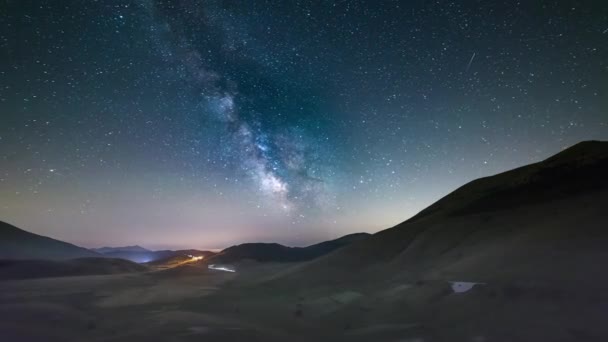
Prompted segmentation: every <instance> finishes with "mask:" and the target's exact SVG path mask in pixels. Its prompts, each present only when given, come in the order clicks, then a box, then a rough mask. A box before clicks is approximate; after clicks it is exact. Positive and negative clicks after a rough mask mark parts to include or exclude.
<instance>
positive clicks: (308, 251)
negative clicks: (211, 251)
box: [207, 233, 370, 263]
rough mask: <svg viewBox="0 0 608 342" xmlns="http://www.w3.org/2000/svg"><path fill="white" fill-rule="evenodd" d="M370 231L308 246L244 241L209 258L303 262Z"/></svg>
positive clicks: (219, 259)
mask: <svg viewBox="0 0 608 342" xmlns="http://www.w3.org/2000/svg"><path fill="white" fill-rule="evenodd" d="M369 236H370V234H368V233H355V234H350V235H346V236H343V237H341V238H338V239H335V240H330V241H325V242H321V243H318V244H314V245H311V246H308V247H287V246H283V245H280V244H278V243H244V244H241V245H237V246H232V247H228V248H226V249H224V250H223V251H221V252H220V253H218V254H216V255H215V256H212V257H211V258H209V259H208V260H207V262H209V263H234V262H237V261H241V260H254V261H259V262H301V261H308V260H312V259H315V258H318V257H320V256H323V255H326V254H328V253H331V252H333V251H334V250H336V249H338V248H341V247H344V246H346V245H349V244H352V243H355V242H359V241H361V240H364V239H366V238H367V237H369Z"/></svg>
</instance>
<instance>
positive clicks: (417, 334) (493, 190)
mask: <svg viewBox="0 0 608 342" xmlns="http://www.w3.org/2000/svg"><path fill="white" fill-rule="evenodd" d="M607 209H608V142H597V141H589V142H583V143H580V144H577V145H575V146H573V147H571V148H568V149H566V150H564V151H562V152H561V153H558V154H556V155H555V156H553V157H551V158H548V159H546V160H544V161H542V162H539V163H536V164H531V165H528V166H524V167H520V168H517V169H514V170H511V171H507V172H504V173H501V174H498V175H495V176H491V177H486V178H482V179H478V180H475V181H472V182H470V183H468V184H466V185H464V186H462V187H460V188H459V189H457V190H455V191H454V192H452V193H450V194H448V195H447V196H445V197H444V198H442V199H440V200H439V201H437V202H436V203H434V204H432V205H431V206H429V207H428V208H427V209H425V210H423V211H422V212H420V213H419V214H418V215H416V216H414V217H413V218H411V219H409V220H407V221H405V222H403V223H401V224H399V225H397V226H395V227H393V228H390V229H386V230H384V231H381V232H379V233H376V234H374V235H373V236H371V237H369V238H367V239H365V240H363V241H361V242H359V243H356V244H352V245H348V246H345V247H343V248H341V249H339V250H336V251H335V252H334V253H331V254H328V255H326V256H323V257H320V258H317V259H314V260H312V261H310V262H307V263H304V264H300V265H297V266H295V267H292V268H290V269H289V270H287V271H285V272H281V273H280V274H277V275H276V276H275V277H273V278H272V279H270V280H268V281H266V282H265V283H264V284H262V285H261V286H259V289H258V290H253V289H252V290H251V291H254V292H249V293H248V296H249V297H251V298H252V299H248V298H240V299H239V300H242V301H243V303H247V301H249V302H251V303H252V304H251V307H255V306H256V305H261V304H256V303H264V302H270V301H272V296H273V294H276V293H281V294H282V295H283V296H291V297H293V298H294V301H296V302H294V303H293V304H292V305H293V306H294V307H297V308H299V309H297V311H298V316H305V317H307V319H308V320H309V324H311V325H313V326H315V327H318V328H319V329H328V331H331V330H332V329H346V330H345V331H347V332H348V333H349V334H351V335H349V336H350V337H351V340H360V341H366V340H371V339H376V340H377V339H384V340H398V339H403V338H406V340H407V338H411V339H417V338H420V339H421V340H424V341H427V340H430V341H476V340H480V341H481V340H483V341H533V340H543V341H558V340H559V341H582V340H585V341H600V340H603V338H602V336H604V337H605V336H608V328H607V327H606V325H605V324H604V323H603V322H602V319H601V317H603V315H602V314H601V312H603V310H605V307H606V306H605V305H606V303H608V297H607V296H606V294H605V289H606V288H608V274H607V273H606V272H605V266H606V265H608V250H607V249H606V246H608V229H606V228H607V227H608V225H607V223H608V210H607ZM458 289H464V290H459V291H458V292H457V291H456V290H458ZM253 298H255V299H253ZM246 305H247V304H243V306H246ZM277 310H278V309H277ZM283 310H286V308H283ZM294 310H296V309H294ZM277 319H280V318H279V317H277ZM336 327H338V328H336ZM340 327H341V328H340ZM355 327H366V328H365V329H355ZM343 331H344V330H343Z"/></svg>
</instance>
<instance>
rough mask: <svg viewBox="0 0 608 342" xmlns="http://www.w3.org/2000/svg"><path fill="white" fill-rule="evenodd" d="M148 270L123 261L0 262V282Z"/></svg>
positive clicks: (98, 259) (80, 259)
mask: <svg viewBox="0 0 608 342" xmlns="http://www.w3.org/2000/svg"><path fill="white" fill-rule="evenodd" d="M147 270H148V268H147V267H145V266H142V265H139V264H136V263H134V262H131V261H128V260H123V259H110V258H77V259H70V260H41V259H38V260H0V280H9V279H31V278H50V277H67V276H84V275H102V274H119V273H132V272H143V271H147Z"/></svg>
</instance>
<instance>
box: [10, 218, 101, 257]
mask: <svg viewBox="0 0 608 342" xmlns="http://www.w3.org/2000/svg"><path fill="white" fill-rule="evenodd" d="M99 256H100V255H99V254H97V253H95V252H93V251H90V250H88V249H86V248H82V247H78V246H75V245H72V244H70V243H67V242H63V241H59V240H55V239H51V238H49V237H46V236H41V235H37V234H33V233H30V232H27V231H25V230H22V229H19V228H17V227H15V226H13V225H10V224H8V223H5V222H1V221H0V259H72V258H84V257H99Z"/></svg>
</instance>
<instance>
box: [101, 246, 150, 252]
mask: <svg viewBox="0 0 608 342" xmlns="http://www.w3.org/2000/svg"><path fill="white" fill-rule="evenodd" d="M91 250H92V251H93V252H96V253H101V254H108V253H117V252H143V253H145V252H151V251H150V250H149V249H146V248H143V247H141V246H137V245H135V246H124V247H101V248H91Z"/></svg>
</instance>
